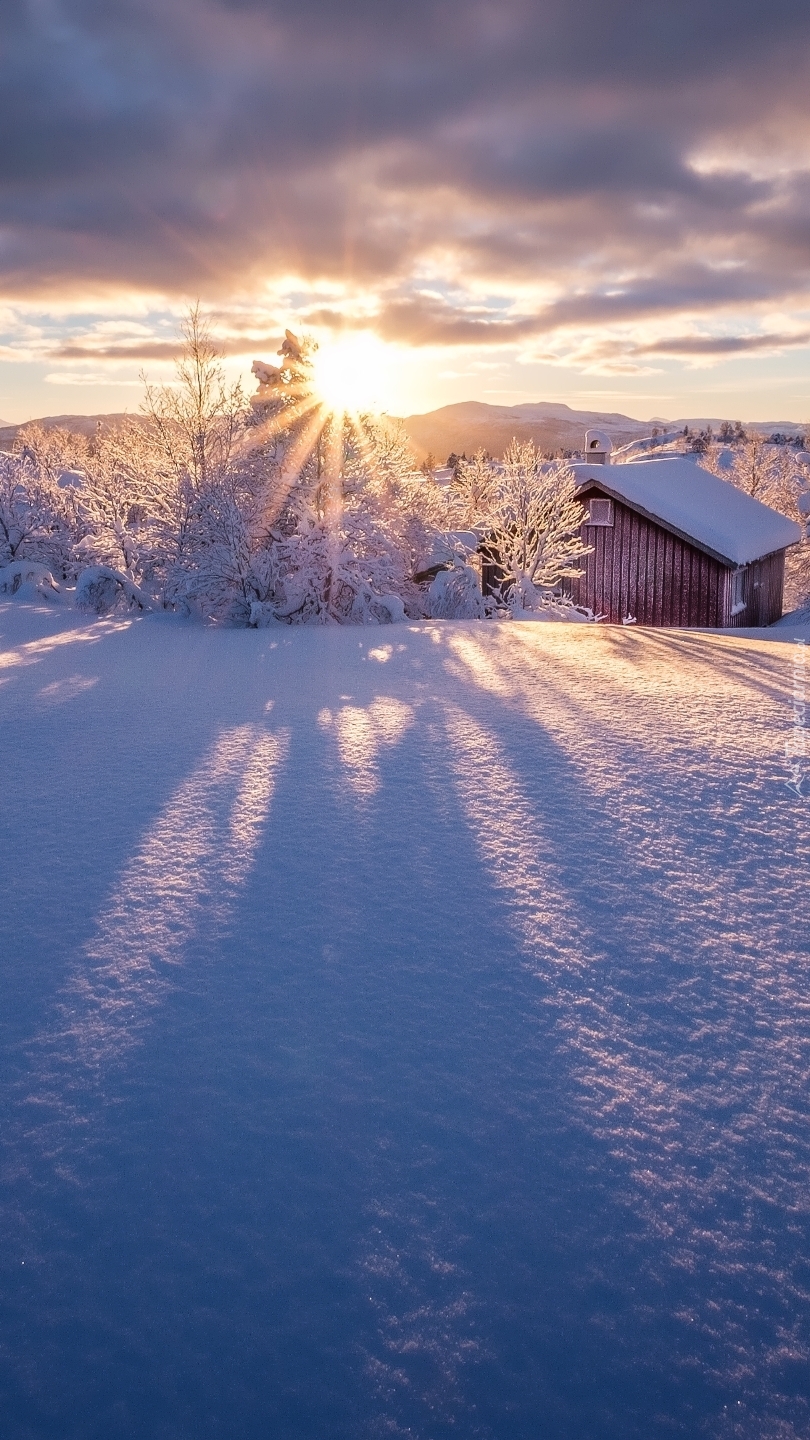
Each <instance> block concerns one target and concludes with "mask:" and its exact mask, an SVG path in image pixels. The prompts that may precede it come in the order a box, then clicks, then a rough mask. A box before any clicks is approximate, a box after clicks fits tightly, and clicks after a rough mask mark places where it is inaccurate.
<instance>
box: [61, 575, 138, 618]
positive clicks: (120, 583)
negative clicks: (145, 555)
mask: <svg viewBox="0 0 810 1440" xmlns="http://www.w3.org/2000/svg"><path fill="white" fill-rule="evenodd" d="M73 603H74V605H75V606H76V609H77V610H91V611H93V612H94V613H95V614H96V615H107V614H109V612H110V611H111V610H116V609H119V608H121V607H122V606H127V607H136V608H137V609H139V610H150V609H151V608H152V605H151V601H150V599H149V596H148V595H146V594H145V593H144V591H143V590H141V589H140V587H139V586H137V585H135V584H133V582H132V581H131V580H130V578H129V576H128V575H122V574H121V572H120V570H113V569H111V568H110V567H109V566H107V565H91V566H89V567H88V568H87V569H86V570H83V571H82V573H81V575H80V576H79V578H78V580H77V582H76V592H75V595H74V597H73Z"/></svg>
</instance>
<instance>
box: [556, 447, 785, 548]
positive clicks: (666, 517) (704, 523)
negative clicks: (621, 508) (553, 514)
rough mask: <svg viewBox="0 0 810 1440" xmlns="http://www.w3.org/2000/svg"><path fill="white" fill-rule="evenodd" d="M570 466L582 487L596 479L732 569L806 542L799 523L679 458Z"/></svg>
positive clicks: (608, 490) (606, 489)
mask: <svg viewBox="0 0 810 1440" xmlns="http://www.w3.org/2000/svg"><path fill="white" fill-rule="evenodd" d="M571 468H572V469H573V471H574V474H575V475H576V477H577V482H578V484H579V485H580V486H581V485H584V484H586V483H589V482H590V481H596V482H597V483H598V484H599V485H600V486H601V487H602V488H603V489H604V490H605V491H606V492H607V493H608V494H610V495H613V496H614V498H616V499H619V500H626V501H627V503H628V505H631V506H633V507H634V508H635V509H637V510H640V511H641V512H642V514H644V515H647V516H649V517H651V518H652V519H654V520H660V521H661V522H662V523H663V524H664V525H666V526H668V527H669V528H670V529H672V530H674V531H675V532H676V533H677V534H679V535H681V536H684V537H685V538H686V539H688V540H692V541H693V542H694V543H695V544H697V545H698V546H699V547H700V548H702V549H704V550H706V551H707V552H708V553H709V554H712V555H714V556H715V557H716V558H717V559H720V560H724V561H725V562H726V563H728V564H730V565H748V564H749V563H750V562H751V561H752V560H758V559H760V557H761V556H763V555H770V554H771V552H772V551H774V550H782V549H783V548H785V547H786V546H788V545H795V544H796V543H797V542H798V541H799V540H800V539H801V530H800V527H799V526H798V525H797V524H796V523H795V521H793V520H788V519H787V517H786V516H784V515H780V514H779V513H778V511H776V510H771V509H770V508H769V506H767V505H763V504H761V502H760V501H759V500H754V499H753V498H752V496H750V495H746V494H745V493H744V492H743V491H742V490H738V489H737V487H736V486H735V485H732V484H730V483H729V482H728V481H726V480H719V479H718V478H717V477H716V476H715V475H711V474H709V472H708V471H706V470H703V469H702V468H701V467H700V466H698V465H695V464H694V463H693V462H692V461H691V460H687V459H685V458H682V457H679V456H672V457H663V458H660V459H657V460H631V461H629V462H628V463H627V464H626V465H607V466H605V465H586V464H584V463H581V464H574V465H573V466H572V467H571Z"/></svg>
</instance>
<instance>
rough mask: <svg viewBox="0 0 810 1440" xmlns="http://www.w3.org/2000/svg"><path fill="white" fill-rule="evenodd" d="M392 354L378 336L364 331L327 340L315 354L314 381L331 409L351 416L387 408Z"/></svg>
mask: <svg viewBox="0 0 810 1440" xmlns="http://www.w3.org/2000/svg"><path fill="white" fill-rule="evenodd" d="M388 370H389V356H388V353H387V347H386V346H385V345H384V344H383V342H382V341H381V340H378V339H377V337H376V335H371V334H369V333H366V332H361V333H359V334H356V335H345V336H341V337H340V338H339V339H337V340H325V341H324V342H322V343H321V345H320V346H319V348H318V349H317V350H316V352H315V355H314V357H313V382H314V388H315V393H316V395H317V396H318V398H319V400H321V401H322V402H323V404H324V405H325V406H326V407H327V408H328V409H329V410H334V411H337V412H341V411H345V412H347V413H348V414H350V415H364V414H373V413H375V412H379V411H380V410H384V409H386V408H387V407H386V403H385V402H386V390H387V383H388Z"/></svg>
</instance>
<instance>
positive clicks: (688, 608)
mask: <svg viewBox="0 0 810 1440" xmlns="http://www.w3.org/2000/svg"><path fill="white" fill-rule="evenodd" d="M590 494H594V495H598V494H599V491H598V490H596V489H594V490H593V491H592V492H591V491H585V492H584V493H583V495H582V499H583V501H585V500H587V499H588V498H589V497H590ZM582 537H583V539H584V541H585V543H586V544H587V545H592V546H593V547H594V550H593V552H592V554H590V555H587V556H586V557H585V559H584V560H582V561H581V562H580V563H581V566H582V569H583V570H584V571H585V574H584V575H583V576H582V578H581V579H579V580H569V581H567V582H566V588H567V587H568V586H570V590H571V595H572V597H573V599H574V601H575V603H577V604H579V605H589V606H590V608H591V609H592V610H594V611H596V613H597V614H598V615H603V616H604V617H605V619H606V620H608V621H609V622H610V623H611V624H613V625H620V624H621V622H622V620H623V619H624V618H625V616H627V615H632V616H634V617H635V619H636V623H637V624H639V625H661V626H674V625H685V626H690V627H691V626H719V625H722V624H723V623H724V611H725V609H726V605H727V600H726V576H727V573H728V572H727V570H726V568H725V566H723V565H721V564H720V562H719V561H718V560H713V559H712V558H711V557H710V556H708V555H704V554H703V552H702V551H700V550H696V549H695V548H694V546H692V545H689V544H688V543H687V542H686V541H685V540H681V539H679V538H678V536H676V535H672V534H670V532H669V531H668V530H664V529H662V527H661V526H660V525H656V524H655V522H654V521H652V520H647V519H646V518H645V517H644V516H643V515H638V514H637V513H636V511H635V510H630V509H629V507H628V506H626V505H622V504H621V502H620V501H618V500H614V502H613V524H612V525H610V526H602V525H583V527H582ZM760 563H763V562H760ZM751 568H752V569H753V568H754V567H753V566H752V567H751ZM756 593H757V594H758V593H759V592H758V591H757V592H756ZM768 593H769V594H770V591H769V592H768ZM780 603H781V599H780ZM735 619H736V617H735ZM725 623H726V624H728V623H729V621H728V620H726V621H725ZM744 623H746V624H748V625H751V624H754V623H755V622H754V621H752V620H750V619H748V617H747V614H746V617H745V622H744ZM759 623H766V622H764V621H762V622H759Z"/></svg>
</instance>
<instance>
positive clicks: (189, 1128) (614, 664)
mask: <svg viewBox="0 0 810 1440" xmlns="http://www.w3.org/2000/svg"><path fill="white" fill-rule="evenodd" d="M628 468H629V467H628ZM611 478H612V477H611ZM792 624H793V628H792V629H791V628H789V627H788V628H785V629H782V628H777V629H774V630H771V631H768V632H759V633H757V632H749V633H747V634H741V633H735V634H729V633H726V634H720V633H704V632H687V631H677V632H663V631H650V630H644V629H639V628H637V627H633V626H630V627H627V628H624V629H623V628H621V627H609V628H603V627H600V626H594V625H587V624H584V625H517V624H512V623H504V624H484V623H482V622H475V621H470V622H454V621H445V622H440V621H439V622H428V623H424V624H419V625H414V624H400V625H396V626H392V627H390V628H386V629H385V630H384V631H381V630H380V629H379V628H377V629H375V630H372V631H362V632H358V630H357V629H354V628H351V627H346V628H343V627H331V628H330V627H327V628H309V627H302V628H298V629H289V628H287V627H279V626H274V627H272V628H270V629H260V630H247V629H242V630H226V629H206V628H204V627H202V626H199V625H195V624H193V623H189V622H183V621H179V620H177V619H175V618H173V617H165V616H161V615H141V614H136V613H135V612H132V611H130V612H117V613H115V614H114V615H112V616H110V617H107V618H104V619H101V620H98V619H95V618H92V617H89V616H87V615H81V614H79V613H78V612H76V611H74V610H66V609H60V608H58V607H53V606H48V605H46V604H44V603H40V604H39V605H37V606H34V605H22V604H18V603H17V602H16V601H7V602H5V603H2V604H0V743H1V744H2V753H3V755H4V756H5V757H6V768H5V772H4V787H3V797H2V805H0V846H2V865H0V916H2V937H3V938H2V967H3V969H2V974H3V1006H2V1009H1V1010H0V1036H1V1037H2V1045H0V1061H1V1062H2V1067H3V1071H2V1081H3V1083H2V1087H0V1095H2V1104H3V1113H2V1124H3V1135H4V1169H3V1180H2V1191H1V1192H0V1193H1V1194H2V1204H3V1213H2V1224H3V1237H4V1238H3V1246H2V1248H0V1278H1V1280H2V1285H1V1287H0V1288H1V1289H2V1295H3V1306H4V1324H3V1336H4V1341H3V1346H2V1349H0V1403H1V1404H2V1412H3V1428H4V1435H7V1436H8V1437H9V1440H23V1437H26V1440H29V1437H36V1440H56V1437H59V1440H124V1437H127V1440H129V1437H132V1440H135V1437H139V1440H140V1437H143V1436H158V1435H159V1436H161V1437H164V1440H187V1437H189V1436H194V1437H195V1440H214V1437H226V1440H245V1437H254V1436H256V1437H259V1436H273V1437H276V1436H278V1437H280V1440H321V1437H326V1436H328V1437H329V1440H373V1437H377V1436H392V1437H395V1440H396V1437H404V1436H410V1437H415V1440H449V1437H450V1436H456V1437H464V1440H473V1437H475V1440H506V1437H509V1440H536V1437H538V1436H540V1435H548V1436H553V1437H559V1440H574V1437H580V1436H584V1437H588V1436H590V1437H598V1440H650V1437H657V1436H663V1435H680V1436H683V1437H690V1440H691V1437H696V1436H701V1435H703V1436H717V1437H721V1440H734V1437H739V1440H747V1437H749V1436H757V1437H766V1436H767V1437H770V1436H773V1437H776V1436H779V1437H783V1440H798V1437H799V1436H800V1435H805V1434H807V1433H808V1427H809V1426H810V1405H808V1391H807V1383H806V1382H807V1373H808V1369H807V1367H808V1363H810V1325H809V1324H808V1321H810V1306H808V1296H807V1283H806V1278H807V1269H806V1257H807V1244H808V1229H809V1228H810V1185H809V1184H808V1181H810V1167H809V1164H808V1157H810V1115H809V1114H808V1105H807V1076H808V1068H809V1067H810V1006H809V1005H808V979H809V978H810V976H809V975H808V971H809V970H810V959H809V958H808V944H807V936H808V933H810V932H809V928H808V924H809V922H810V913H808V912H809V911H810V900H808V891H807V885H806V875H807V867H808V861H809V860H810V854H809V853H808V852H809V851H810V843H809V842H810V827H809V826H808V817H809V816H810V810H809V809H808V806H810V800H808V799H807V798H806V797H805V795H804V793H802V794H797V793H795V791H792V790H791V789H789V788H788V785H787V783H786V782H787V779H788V778H789V775H790V773H791V772H790V770H789V768H788V765H787V762H786V752H785V747H786V745H787V744H789V743H790V741H791V737H793V738H795V733H796V731H795V721H796V711H795V709H794V699H793V697H794V693H795V685H796V679H795V677H796V674H797V673H798V672H797V665H798V664H799V661H798V659H797V657H798V656H799V655H802V656H803V654H804V647H802V646H800V645H797V644H796V643H795V641H796V640H798V639H804V640H806V641H808V642H810V625H808V624H807V623H804V627H803V628H801V626H799V628H797V624H799V622H798V621H797V619H796V618H795V617H794V619H793V621H792ZM801 763H802V765H804V766H805V770H804V773H805V774H810V756H808V757H807V758H806V759H805V760H803V761H802V762H801ZM803 790H804V791H809V792H810V781H807V780H805V781H804V783H803Z"/></svg>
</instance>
